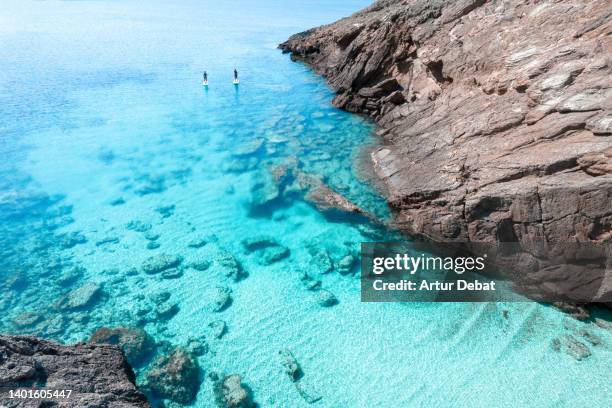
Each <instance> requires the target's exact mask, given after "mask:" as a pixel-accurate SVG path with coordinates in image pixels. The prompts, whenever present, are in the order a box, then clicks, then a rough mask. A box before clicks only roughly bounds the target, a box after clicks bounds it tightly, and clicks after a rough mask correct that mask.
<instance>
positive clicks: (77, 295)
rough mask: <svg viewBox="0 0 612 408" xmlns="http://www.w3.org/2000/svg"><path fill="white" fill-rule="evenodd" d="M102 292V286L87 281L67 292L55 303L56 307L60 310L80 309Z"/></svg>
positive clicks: (93, 300) (92, 301)
mask: <svg viewBox="0 0 612 408" xmlns="http://www.w3.org/2000/svg"><path fill="white" fill-rule="evenodd" d="M101 292H102V286H101V285H99V284H97V283H94V282H88V283H86V284H84V285H83V286H81V287H79V288H77V289H75V290H73V291H71V292H69V293H68V294H66V295H65V296H63V297H62V298H61V299H60V300H59V301H58V303H57V308H58V309H60V310H76V309H82V308H85V307H86V306H89V305H90V304H92V303H94V302H95V301H96V300H97V299H98V298H99V296H100V294H101Z"/></svg>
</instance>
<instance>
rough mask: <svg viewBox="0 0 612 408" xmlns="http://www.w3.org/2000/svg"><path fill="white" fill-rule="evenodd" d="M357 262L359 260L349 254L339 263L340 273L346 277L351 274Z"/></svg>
mask: <svg viewBox="0 0 612 408" xmlns="http://www.w3.org/2000/svg"><path fill="white" fill-rule="evenodd" d="M356 262H357V258H355V256H354V255H353V254H348V255H345V256H343V257H342V259H340V261H338V272H339V273H340V274H341V275H346V274H349V273H351V271H352V270H353V266H354V265H355V263H356Z"/></svg>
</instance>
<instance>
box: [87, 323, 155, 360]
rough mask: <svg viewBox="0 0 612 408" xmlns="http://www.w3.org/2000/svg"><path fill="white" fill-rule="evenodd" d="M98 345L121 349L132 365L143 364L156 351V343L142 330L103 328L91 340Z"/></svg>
mask: <svg viewBox="0 0 612 408" xmlns="http://www.w3.org/2000/svg"><path fill="white" fill-rule="evenodd" d="M89 341H90V342H91V343H96V344H101V343H103V344H114V345H117V346H119V347H121V350H123V353H124V354H125V356H126V357H127V360H128V362H129V363H130V364H131V365H139V364H142V363H143V362H144V361H145V360H146V359H147V358H148V357H149V356H150V355H151V353H152V352H153V351H154V348H155V341H154V340H153V338H152V337H151V336H150V335H149V333H147V332H146V331H144V330H143V329H140V328H127V327H114V328H108V327H101V328H99V329H98V330H96V331H95V332H94V333H93V334H92V335H91V338H90V339H89Z"/></svg>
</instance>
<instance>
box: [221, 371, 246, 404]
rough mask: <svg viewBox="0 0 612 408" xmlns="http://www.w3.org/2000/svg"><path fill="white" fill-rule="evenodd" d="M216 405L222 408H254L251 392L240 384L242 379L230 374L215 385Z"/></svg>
mask: <svg viewBox="0 0 612 408" xmlns="http://www.w3.org/2000/svg"><path fill="white" fill-rule="evenodd" d="M215 399H216V402H217V405H219V406H220V407H223V408H254V407H255V404H254V403H253V400H252V397H251V390H250V389H249V388H248V387H246V386H244V385H243V384H242V377H240V376H239V375H238V374H231V375H228V376H226V377H224V378H223V380H221V381H219V382H218V383H217V384H216V385H215Z"/></svg>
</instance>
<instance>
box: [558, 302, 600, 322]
mask: <svg viewBox="0 0 612 408" xmlns="http://www.w3.org/2000/svg"><path fill="white" fill-rule="evenodd" d="M553 306H555V307H556V308H557V309H559V310H561V311H563V312H565V313H568V314H569V315H571V316H572V317H574V318H575V319H578V320H587V319H588V318H589V317H591V312H589V309H587V308H586V307H585V306H583V305H579V304H575V303H571V302H554V303H553Z"/></svg>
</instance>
